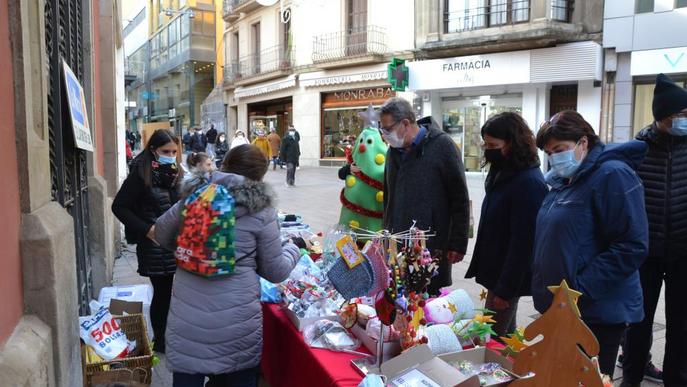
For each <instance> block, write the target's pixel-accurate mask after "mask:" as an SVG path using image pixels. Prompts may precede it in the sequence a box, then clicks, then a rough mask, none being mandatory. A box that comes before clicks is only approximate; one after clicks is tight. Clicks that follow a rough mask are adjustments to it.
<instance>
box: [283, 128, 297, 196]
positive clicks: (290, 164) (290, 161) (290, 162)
mask: <svg viewBox="0 0 687 387" xmlns="http://www.w3.org/2000/svg"><path fill="white" fill-rule="evenodd" d="M300 156H301V148H300V146H299V145H298V140H296V129H294V128H293V126H291V127H289V132H288V134H287V135H286V136H284V139H283V140H282V142H281V152H280V156H279V157H280V158H281V159H282V161H284V162H285V163H286V185H287V186H288V187H293V186H294V184H295V183H296V167H298V159H299V157H300Z"/></svg>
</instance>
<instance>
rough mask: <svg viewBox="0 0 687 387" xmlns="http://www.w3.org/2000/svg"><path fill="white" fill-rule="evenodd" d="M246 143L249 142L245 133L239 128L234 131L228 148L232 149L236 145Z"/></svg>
mask: <svg viewBox="0 0 687 387" xmlns="http://www.w3.org/2000/svg"><path fill="white" fill-rule="evenodd" d="M248 144H250V143H249V142H248V139H247V138H246V135H245V134H244V133H243V132H242V131H240V130H239V131H237V132H236V136H234V139H233V140H232V141H231V147H230V149H234V148H236V147H237V146H241V145H248Z"/></svg>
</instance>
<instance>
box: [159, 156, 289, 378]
mask: <svg viewBox="0 0 687 387" xmlns="http://www.w3.org/2000/svg"><path fill="white" fill-rule="evenodd" d="M267 168H268V165H267V164H266V163H265V158H264V156H263V154H262V153H261V152H260V150H258V149H257V148H256V147H255V146H252V145H241V146H238V147H236V148H234V149H232V150H230V151H229V153H228V154H227V157H226V158H225V159H224V163H223V164H222V171H223V172H228V173H222V172H214V173H213V174H212V175H211V177H210V181H211V182H213V183H216V184H221V185H223V186H225V187H226V188H227V189H228V190H229V192H230V193H231V195H232V196H233V198H234V200H235V203H236V207H235V217H236V223H235V226H234V231H235V233H234V235H235V238H234V242H235V246H236V254H235V256H236V264H235V271H234V273H232V274H231V275H229V276H225V277H220V278H213V279H207V278H203V277H200V276H198V275H195V274H192V273H189V272H186V271H185V270H179V271H178V272H177V274H176V278H175V280H174V294H173V296H172V305H171V308H170V311H169V329H168V330H167V366H168V368H169V369H170V370H171V371H172V372H173V386H174V387H202V386H203V385H205V377H206V376H209V378H210V381H209V382H208V384H207V386H210V385H212V386H241V387H244V386H245V387H247V386H257V385H258V373H259V365H260V356H261V353H262V309H261V306H260V282H259V278H258V275H259V276H260V277H262V278H265V279H266V280H268V281H270V282H275V283H277V282H281V281H283V280H284V279H286V278H287V277H288V275H289V273H290V272H291V270H292V269H293V267H294V266H295V265H296V262H298V259H299V257H300V253H299V249H298V247H296V245H294V244H293V243H290V242H289V243H286V244H282V241H281V237H280V233H279V225H278V219H277V210H276V209H275V208H274V202H275V200H274V197H273V196H272V193H271V190H270V189H269V187H268V186H267V185H266V184H265V183H263V182H262V179H263V177H264V175H265V173H266V172H267ZM197 177H198V179H193V180H190V181H189V182H188V185H186V186H185V187H183V189H182V196H187V195H189V194H190V193H192V192H194V191H195V190H196V189H197V188H198V187H200V186H201V185H202V184H204V179H203V177H204V176H203V175H200V176H197ZM182 210H183V205H182V202H179V203H178V204H177V205H176V206H174V207H173V208H172V209H171V210H170V211H168V212H167V213H166V214H164V215H163V216H162V217H160V219H159V220H158V222H157V225H156V228H155V236H156V237H157V239H158V240H159V241H160V244H161V245H163V246H166V247H167V248H169V249H175V248H176V236H177V234H178V232H179V225H180V219H181V211H182Z"/></svg>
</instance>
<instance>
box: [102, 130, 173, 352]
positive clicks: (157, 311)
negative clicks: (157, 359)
mask: <svg viewBox="0 0 687 387" xmlns="http://www.w3.org/2000/svg"><path fill="white" fill-rule="evenodd" d="M178 143H179V140H178V138H177V137H176V136H175V135H174V133H172V132H171V131H169V130H166V129H159V130H156V131H155V133H153V135H152V136H151V137H150V139H149V140H148V145H147V146H146V148H145V149H144V150H143V152H141V154H139V155H138V156H137V157H136V158H135V159H134V161H133V162H132V168H131V172H130V173H129V175H128V176H127V178H126V180H124V183H123V184H122V187H121V188H120V189H119V192H117V195H116V196H115V198H114V201H113V203H112V212H113V213H114V215H115V216H116V217H117V219H119V221H121V222H122V223H123V224H124V230H125V235H126V240H127V242H129V243H130V244H136V256H137V258H138V273H139V274H140V275H142V276H144V277H149V278H150V282H151V283H152V285H153V291H154V293H153V300H152V302H151V305H150V320H151V321H150V322H151V325H152V326H153V331H154V335H155V350H156V351H159V352H163V353H164V345H165V329H166V326H167V313H168V312H169V302H170V299H171V295H172V279H173V278H174V272H175V271H176V260H175V259H174V254H173V252H171V251H168V250H166V249H164V248H162V247H160V246H159V245H158V244H157V242H156V241H155V240H154V235H155V227H154V225H155V221H156V220H157V218H158V217H159V216H161V215H162V214H164V213H165V211H167V210H168V209H170V208H171V207H172V206H173V205H174V204H175V203H176V202H177V184H178V182H180V181H181V175H182V172H181V169H180V168H179V167H178V166H177V149H178V146H179V144H178Z"/></svg>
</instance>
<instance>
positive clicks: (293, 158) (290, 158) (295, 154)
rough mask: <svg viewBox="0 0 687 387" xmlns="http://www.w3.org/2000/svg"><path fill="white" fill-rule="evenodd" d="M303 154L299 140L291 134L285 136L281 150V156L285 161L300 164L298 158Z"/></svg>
mask: <svg viewBox="0 0 687 387" xmlns="http://www.w3.org/2000/svg"><path fill="white" fill-rule="evenodd" d="M300 156H301V148H300V145H298V140H296V139H295V138H293V137H291V136H285V137H284V139H283V140H282V142H281V152H280V155H279V158H281V160H282V161H283V162H285V163H290V164H296V165H298V158H299V157H300Z"/></svg>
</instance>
